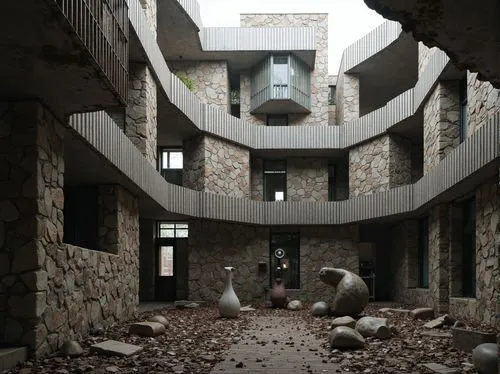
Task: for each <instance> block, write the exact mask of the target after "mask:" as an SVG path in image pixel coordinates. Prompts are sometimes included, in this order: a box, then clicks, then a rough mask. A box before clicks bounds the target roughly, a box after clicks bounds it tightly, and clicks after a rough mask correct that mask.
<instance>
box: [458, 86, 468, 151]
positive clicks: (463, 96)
mask: <svg viewBox="0 0 500 374" xmlns="http://www.w3.org/2000/svg"><path fill="white" fill-rule="evenodd" d="M459 97H460V98H459V100H460V113H459V126H460V142H463V141H464V140H465V139H467V129H468V123H467V122H468V116H467V77H464V78H462V79H461V80H460V93H459Z"/></svg>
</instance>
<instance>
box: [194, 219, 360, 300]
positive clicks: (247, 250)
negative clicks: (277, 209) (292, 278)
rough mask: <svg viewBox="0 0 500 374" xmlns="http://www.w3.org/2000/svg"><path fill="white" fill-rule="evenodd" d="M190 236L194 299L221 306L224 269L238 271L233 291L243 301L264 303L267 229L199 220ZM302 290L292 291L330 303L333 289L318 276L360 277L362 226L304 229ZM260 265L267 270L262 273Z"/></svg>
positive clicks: (235, 275)
mask: <svg viewBox="0 0 500 374" xmlns="http://www.w3.org/2000/svg"><path fill="white" fill-rule="evenodd" d="M189 230H190V233H189V244H188V245H189V298H190V299H194V300H196V299H201V300H206V301H218V300H219V298H220V296H221V295H222V292H223V290H224V267H225V266H234V267H235V268H236V269H235V271H234V278H233V288H234V290H235V292H236V294H237V296H238V298H239V299H240V301H242V302H247V301H251V300H252V299H261V300H262V299H264V297H265V292H264V290H265V288H266V287H269V261H270V258H269V237H270V235H269V234H270V230H269V228H267V227H254V226H245V225H238V224H230V223H222V222H211V221H194V222H192V223H190V228H189ZM287 231H300V290H293V291H291V295H293V297H298V298H299V299H301V300H310V301H313V300H319V299H325V300H327V301H329V300H330V299H331V298H332V296H333V294H334V293H333V291H332V290H331V288H329V287H328V286H326V285H325V284H323V283H322V282H321V281H320V280H319V277H318V272H319V270H320V269H321V267H323V266H333V267H342V268H345V269H348V270H351V271H353V272H355V273H357V272H358V232H357V227H356V226H343V227H301V228H300V229H299V228H297V229H290V230H287ZM259 262H262V263H264V264H265V265H266V268H267V271H266V272H263V273H259V266H258V265H259Z"/></svg>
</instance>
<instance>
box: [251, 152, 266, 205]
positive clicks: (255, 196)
mask: <svg viewBox="0 0 500 374" xmlns="http://www.w3.org/2000/svg"><path fill="white" fill-rule="evenodd" d="M250 166H251V171H250V189H251V192H250V197H251V199H252V200H257V201H263V200H264V161H263V160H262V159H261V158H252V160H251V164H250Z"/></svg>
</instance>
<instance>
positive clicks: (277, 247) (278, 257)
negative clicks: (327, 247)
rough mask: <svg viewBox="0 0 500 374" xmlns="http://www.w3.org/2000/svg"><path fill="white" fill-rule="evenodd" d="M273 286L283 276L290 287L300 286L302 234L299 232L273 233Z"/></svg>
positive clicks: (271, 256) (296, 287)
mask: <svg viewBox="0 0 500 374" xmlns="http://www.w3.org/2000/svg"><path fill="white" fill-rule="evenodd" d="M270 258H271V264H270V266H271V286H272V285H273V284H274V281H275V280H276V278H281V279H282V280H283V283H284V285H285V288H288V289H299V288H300V236H299V233H297V232H292V233H290V232H279V233H272V234H271V243H270Z"/></svg>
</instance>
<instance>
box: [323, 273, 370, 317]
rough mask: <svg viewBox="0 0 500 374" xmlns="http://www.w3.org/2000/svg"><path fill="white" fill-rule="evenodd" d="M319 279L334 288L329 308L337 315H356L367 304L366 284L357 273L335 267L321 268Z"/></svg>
mask: <svg viewBox="0 0 500 374" xmlns="http://www.w3.org/2000/svg"><path fill="white" fill-rule="evenodd" d="M319 279H321V281H322V282H323V283H326V284H328V285H329V286H332V287H334V288H335V298H334V300H333V303H332V305H331V306H330V307H331V310H332V312H333V314H334V315H337V316H353V317H354V316H357V315H359V314H360V313H361V312H362V311H363V310H364V309H365V307H366V305H367V304H368V297H369V292H368V286H367V285H366V283H365V282H364V281H363V279H361V278H360V277H359V276H358V275H356V274H354V273H351V272H350V271H347V270H344V269H337V268H328V267H324V268H321V270H320V271H319Z"/></svg>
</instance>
